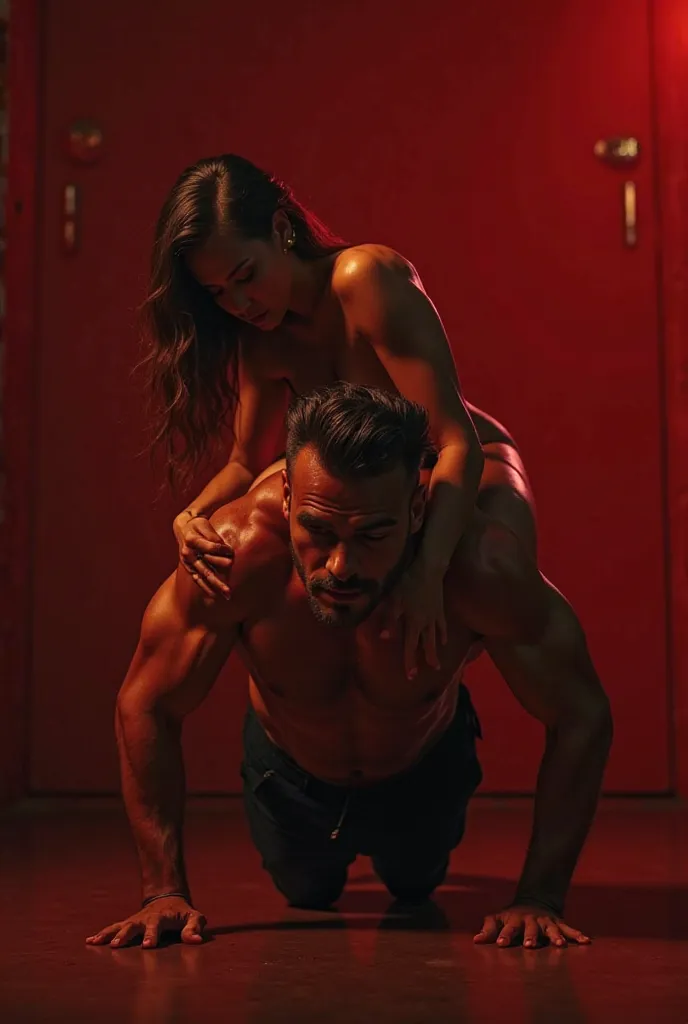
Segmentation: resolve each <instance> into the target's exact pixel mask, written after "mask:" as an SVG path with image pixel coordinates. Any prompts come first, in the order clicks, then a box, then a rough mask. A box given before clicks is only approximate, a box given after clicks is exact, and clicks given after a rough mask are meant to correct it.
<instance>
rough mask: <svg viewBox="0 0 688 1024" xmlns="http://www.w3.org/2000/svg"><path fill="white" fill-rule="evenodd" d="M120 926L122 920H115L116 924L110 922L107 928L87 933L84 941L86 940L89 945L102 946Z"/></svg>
mask: <svg viewBox="0 0 688 1024" xmlns="http://www.w3.org/2000/svg"><path fill="white" fill-rule="evenodd" d="M121 927H122V922H121V921H117V923H116V924H111V925H110V926H109V927H108V928H103V929H102V930H101V931H99V932H96V933H95V935H89V937H88V938H87V939H86V942H88V943H89V945H91V946H102V945H104V944H105V943H106V942H109V941H110V939H111V938H112V937H113V935H116V934H117V932H118V931H119V930H120V928H121Z"/></svg>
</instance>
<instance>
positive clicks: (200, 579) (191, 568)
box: [182, 561, 217, 597]
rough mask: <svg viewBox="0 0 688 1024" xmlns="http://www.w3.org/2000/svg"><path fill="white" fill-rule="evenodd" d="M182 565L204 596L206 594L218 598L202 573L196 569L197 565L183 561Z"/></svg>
mask: <svg viewBox="0 0 688 1024" xmlns="http://www.w3.org/2000/svg"><path fill="white" fill-rule="evenodd" d="M182 565H183V566H184V568H185V569H186V571H187V572H188V574H189V576H190V577H191V579H192V580H193V581H194V583H195V584H196V586H197V587H199V588H200V589H201V590H202V591H203V593H204V594H206V595H207V596H208V597H217V594H216V592H215V591H214V590H211V588H210V587H209V586H208V584H207V583H206V581H205V577H204V576H202V575H201V573H200V572H199V571H198V569H197V568H196V563H189V562H184V561H182Z"/></svg>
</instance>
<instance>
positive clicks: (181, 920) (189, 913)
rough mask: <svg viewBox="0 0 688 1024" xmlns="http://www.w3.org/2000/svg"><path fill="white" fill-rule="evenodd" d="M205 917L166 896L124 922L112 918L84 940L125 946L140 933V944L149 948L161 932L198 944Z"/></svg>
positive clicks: (184, 903)
mask: <svg viewBox="0 0 688 1024" xmlns="http://www.w3.org/2000/svg"><path fill="white" fill-rule="evenodd" d="M205 926H206V919H205V917H204V916H203V914H199V912H198V911H197V910H194V908H193V907H192V906H191V905H190V904H189V903H187V902H186V900H185V899H183V897H181V896H170V897H167V898H166V899H161V900H154V901H153V903H149V904H148V906H147V907H144V908H143V910H137V912H136V913H135V914H132V915H131V916H130V917H127V918H126V919H125V920H124V921H116V922H115V924H111V925H110V926H109V927H108V928H103V930H102V931H100V932H98V933H97V934H96V935H89V937H88V938H87V939H86V942H87V944H89V945H91V946H107V945H109V946H114V947H115V948H118V947H120V946H129V945H131V943H132V942H133V940H134V939H137V938H138V937H139V936H140V935H143V942H142V945H143V946H145V948H146V949H152V948H153V947H154V946H157V945H158V942H159V941H160V936H161V935H162V933H163V932H171V933H172V934H174V935H180V934H181V938H182V942H188V943H190V944H192V945H193V944H199V943H201V942H202V941H203V932H204V929H205Z"/></svg>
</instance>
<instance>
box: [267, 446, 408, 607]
mask: <svg viewBox="0 0 688 1024" xmlns="http://www.w3.org/2000/svg"><path fill="white" fill-rule="evenodd" d="M424 510H425V488H424V487H422V486H420V485H418V483H417V481H416V480H410V479H409V477H408V475H407V473H406V471H405V469H404V467H403V466H402V465H398V466H396V467H394V469H392V470H390V471H389V472H387V473H384V474H383V475H381V476H375V477H361V478H358V479H340V478H338V477H334V476H332V475H331V474H330V473H328V472H327V470H326V469H324V468H323V466H322V465H321V464H320V462H319V460H318V457H317V454H316V452H315V451H314V450H313V449H312V448H308V447H307V448H304V449H302V450H301V451H300V452H299V454H298V456H297V457H296V460H295V462H294V465H293V466H292V474H291V479H290V480H289V479H288V478H287V475H286V473H285V474H284V514H285V517H286V518H287V520H288V522H289V533H290V538H291V551H292V557H293V559H294V565H295V566H296V569H297V571H298V573H299V575H300V577H301V579H302V580H303V584H304V586H305V588H306V591H307V593H308V597H309V601H310V605H311V609H312V611H313V614H314V615H315V617H316V618H317V619H318V621H319V622H323V623H326V624H328V625H332V626H355V625H358V623H360V622H362V621H363V620H364V619H365V618H367V616H368V615H370V613H371V611H372V610H373V608H375V606H376V605H377V604H378V603H379V602H380V600H381V599H382V597H384V596H385V594H387V593H388V592H389V591H390V590H391V589H392V587H393V586H394V584H395V583H396V582H397V580H398V579H399V577H400V576H401V574H402V572H403V571H404V568H405V566H406V564H407V560H408V556H409V553H410V548H411V538H412V536H413V534H415V533H417V532H418V530H419V529H420V527H421V526H422V523H423V514H424Z"/></svg>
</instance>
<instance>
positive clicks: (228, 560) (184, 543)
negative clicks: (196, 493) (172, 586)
mask: <svg viewBox="0 0 688 1024" xmlns="http://www.w3.org/2000/svg"><path fill="white" fill-rule="evenodd" d="M173 529H174V535H175V537H176V538H177V543H178V544H179V560H180V561H181V563H182V565H183V566H184V568H185V569H186V571H187V572H188V573H189V575H190V576H191V578H192V579H193V581H194V583H196V584H197V585H198V586H199V587H200V588H201V590H202V591H203V592H204V593H205V594H207V595H208V597H224V598H226V599H227V600H229V597H230V595H231V590H230V588H229V587H228V585H227V584H226V583H225V581H224V580H223V579H221V577H220V575H219V573H226V574H229V571H230V569H231V568H232V562H233V560H234V551H233V549H232V548H231V547H230V546H229V545H228V544H225V542H224V541H223V540H222V537H220V535H219V533H216V532H215V530H214V529H213V527H212V526H211V525H210V523H209V522H208V518H207V516H202V515H194V516H189V510H188V509H187V510H185V511H184V512H180V514H179V515H178V516H177V518H176V519H175V520H174V525H173Z"/></svg>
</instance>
